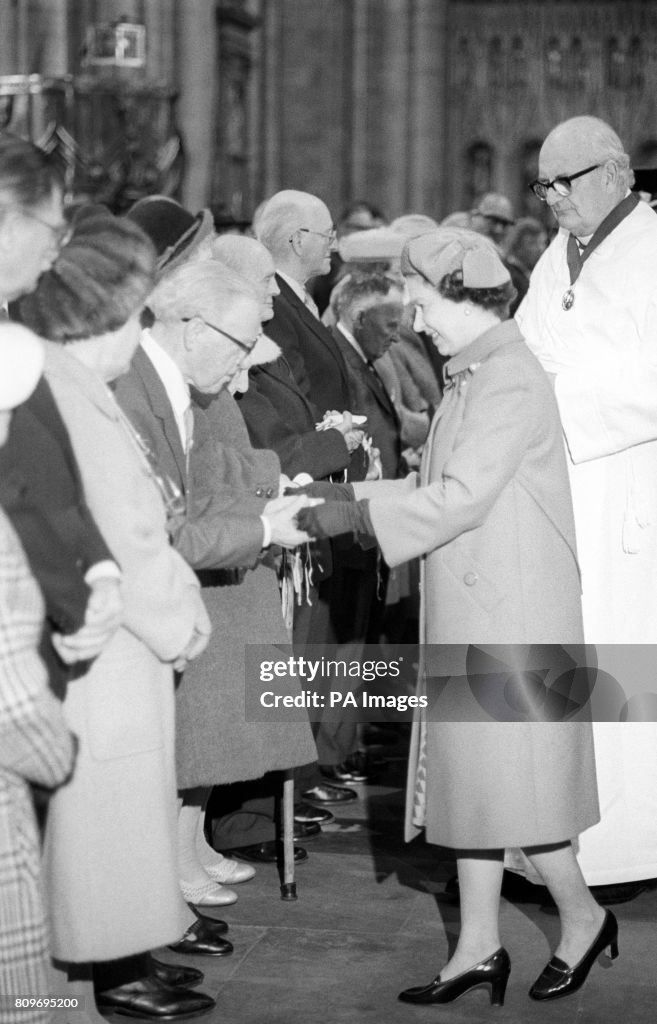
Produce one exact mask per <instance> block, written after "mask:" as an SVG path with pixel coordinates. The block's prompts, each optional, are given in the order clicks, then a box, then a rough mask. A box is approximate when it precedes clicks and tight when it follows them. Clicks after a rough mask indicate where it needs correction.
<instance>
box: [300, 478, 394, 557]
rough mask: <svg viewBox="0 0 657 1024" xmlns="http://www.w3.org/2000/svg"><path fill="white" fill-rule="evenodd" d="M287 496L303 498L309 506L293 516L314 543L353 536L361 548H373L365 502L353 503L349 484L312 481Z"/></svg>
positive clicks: (372, 536)
mask: <svg viewBox="0 0 657 1024" xmlns="http://www.w3.org/2000/svg"><path fill="white" fill-rule="evenodd" d="M285 493H286V494H291V493H294V494H297V495H298V494H304V495H307V496H308V498H310V499H311V502H312V504H310V503H309V504H308V505H306V506H304V507H303V508H301V509H300V510H299V511H298V512H297V515H296V521H297V526H298V527H299V529H300V530H303V531H304V533H306V534H308V536H309V537H311V538H312V539H313V540H325V539H326V538H327V537H338V536H340V535H341V534H345V533H352V534H353V535H354V539H355V540H357V541H358V542H359V543H360V545H361V547H362V548H371V547H374V546H375V545H376V537H375V533H374V527H373V526H372V521H371V519H370V514H369V502H368V501H366V500H365V501H356V498H355V494H354V489H353V487H352V486H351V484H330V483H327V482H325V481H323V480H315V481H314V482H313V483H311V484H306V485H305V486H303V487H298V488H294V489H292V488H287V489H286V491H285Z"/></svg>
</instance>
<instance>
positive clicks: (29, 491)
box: [0, 380, 114, 633]
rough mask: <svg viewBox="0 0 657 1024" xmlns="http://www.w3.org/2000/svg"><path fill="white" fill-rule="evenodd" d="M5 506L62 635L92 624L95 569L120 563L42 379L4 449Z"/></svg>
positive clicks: (0, 471)
mask: <svg viewBox="0 0 657 1024" xmlns="http://www.w3.org/2000/svg"><path fill="white" fill-rule="evenodd" d="M0 502H1V503H2V505H3V507H4V508H5V510H6V512H7V514H8V516H9V518H10V519H11V522H12V524H13V526H14V529H15V530H16V532H17V534H18V536H19V537H20V539H21V543H22V545H23V548H24V549H25V553H26V554H27V557H28V561H29V563H30V568H31V569H32V572H33V574H34V576H35V577H36V579H37V581H38V583H39V585H40V587H41V590H42V592H43V596H44V599H45V602H46V614H47V616H48V619H49V620H50V622H51V624H52V626H53V628H54V629H56V630H58V631H61V632H64V633H70V632H74V631H75V630H76V629H78V628H79V627H80V626H81V625H82V622H83V621H84V614H85V610H86V606H87V599H88V595H89V588H88V586H87V584H86V583H85V582H84V576H85V573H86V572H87V570H88V569H89V568H90V567H91V566H92V565H94V564H95V563H96V562H100V561H105V560H114V556H113V555H112V552H111V551H110V550H109V548H108V546H107V544H106V543H105V541H104V539H103V537H102V535H101V533H100V531H99V530H98V528H97V526H96V524H95V522H94V520H93V519H92V516H91V513H90V512H89V509H88V508H87V505H86V502H85V499H84V494H83V491H82V484H81V481H80V478H79V475H78V473H77V466H76V464H75V459H74V456H73V451H72V448H71V445H70V440H69V438H68V434H67V432H66V428H65V426H64V424H63V422H62V420H61V417H60V415H59V412H58V410H57V407H56V406H55V403H54V400H53V398H52V394H51V393H50V389H49V388H48V385H47V384H46V382H45V381H44V380H42V381H41V382H40V383H39V385H38V387H37V390H36V391H35V392H34V394H33V395H32V396H31V398H30V399H28V401H27V402H26V403H25V404H24V405H22V406H20V407H19V408H18V409H17V410H16V411H15V412H14V415H13V418H12V424H11V429H10V433H9V438H8V440H7V443H6V445H4V447H3V448H1V449H0Z"/></svg>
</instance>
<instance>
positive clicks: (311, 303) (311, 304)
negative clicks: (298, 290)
mask: <svg viewBox="0 0 657 1024" xmlns="http://www.w3.org/2000/svg"><path fill="white" fill-rule="evenodd" d="M303 304H304V306H306V308H307V309H309V310H310V312H311V313H312V315H313V316H314V317H315V319H316V320H319V310H318V308H317V306H316V304H315V300H314V299H313V297H312V295H311V294H310V292H308V291H306V289H305V288H304V290H303Z"/></svg>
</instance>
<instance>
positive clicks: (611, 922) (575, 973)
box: [529, 910, 618, 1001]
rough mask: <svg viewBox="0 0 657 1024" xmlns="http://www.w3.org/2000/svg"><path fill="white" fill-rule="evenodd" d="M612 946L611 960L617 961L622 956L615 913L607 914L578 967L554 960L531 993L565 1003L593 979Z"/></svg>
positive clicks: (553, 958) (535, 983)
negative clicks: (593, 971) (601, 957)
mask: <svg viewBox="0 0 657 1024" xmlns="http://www.w3.org/2000/svg"><path fill="white" fill-rule="evenodd" d="M607 946H609V956H610V957H611V959H612V960H615V959H616V957H617V956H618V921H617V920H616V918H615V917H614V915H613V914H612V912H611V910H607V911H605V919H604V921H603V922H602V927H601V928H600V931H599V932H598V934H597V935H596V937H595V939H594V940H593V942H592V943H591V945H590V946H589V948H588V949H587V951H586V953H585V954H584V956H583V957H582V959H581V960H580V962H579V963H578V964H576V965H575V966H574V967H569V966H568V964H567V963H566V962H565V961H564V960H562V959H561V958H560V957H558V956H553V957H552V959H551V960H550V962H549V964H547V966H546V967H545V969H544V970H543V972H542V974H541V975H539V977H538V978H537V979H536V981H535V982H534V984H533V985H532V987H531V988H530V990H529V995H530V997H531V998H532V999H537V1000H543V1001H545V1000H546V999H561V998H563V996H569V995H570V994H571V992H577V990H578V989H579V988H581V987H582V985H583V984H584V982H585V981H586V979H587V978H588V976H589V971H590V970H591V968H592V967H593V964H594V963H595V961H596V960H597V958H598V956H599V955H600V953H602V951H603V949H605V948H606V947H607Z"/></svg>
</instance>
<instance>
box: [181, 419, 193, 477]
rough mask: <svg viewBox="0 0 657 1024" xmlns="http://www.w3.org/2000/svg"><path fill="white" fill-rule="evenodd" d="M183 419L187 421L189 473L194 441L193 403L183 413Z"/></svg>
mask: <svg viewBox="0 0 657 1024" xmlns="http://www.w3.org/2000/svg"><path fill="white" fill-rule="evenodd" d="M183 420H184V423H185V467H186V469H187V472H188V473H189V453H190V452H191V450H192V445H193V443H194V412H193V410H192V406H191V403H190V405H188V406H187V408H186V409H185V412H184V413H183Z"/></svg>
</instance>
